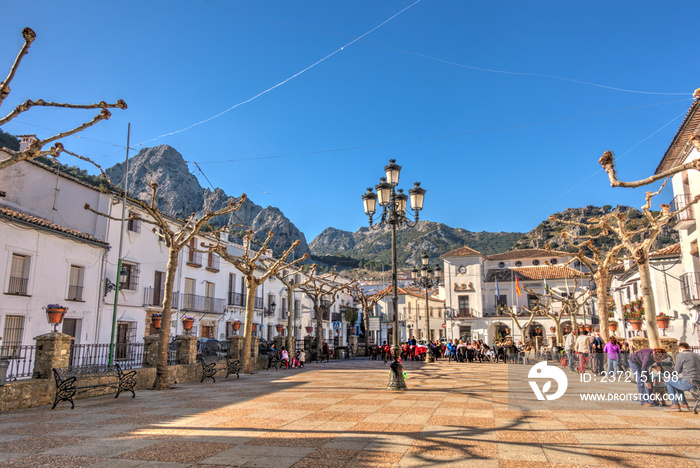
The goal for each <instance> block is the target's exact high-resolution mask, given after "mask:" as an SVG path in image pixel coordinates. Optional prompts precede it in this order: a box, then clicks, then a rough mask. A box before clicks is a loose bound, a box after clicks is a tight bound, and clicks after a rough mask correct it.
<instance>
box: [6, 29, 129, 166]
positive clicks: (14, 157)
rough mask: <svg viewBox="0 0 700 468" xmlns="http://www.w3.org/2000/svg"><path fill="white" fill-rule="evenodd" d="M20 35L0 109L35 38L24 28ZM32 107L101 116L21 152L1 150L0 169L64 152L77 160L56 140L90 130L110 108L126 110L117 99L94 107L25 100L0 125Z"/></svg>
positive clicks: (31, 32) (109, 114) (107, 115)
mask: <svg viewBox="0 0 700 468" xmlns="http://www.w3.org/2000/svg"><path fill="white" fill-rule="evenodd" d="M22 36H23V37H24V45H22V47H21V48H20V51H19V54H17V58H15V61H14V63H13V64H12V66H11V67H10V72H9V74H8V75H7V78H5V80H4V81H3V82H2V83H0V106H2V103H3V102H4V101H5V98H6V97H7V96H8V95H9V94H10V83H11V82H12V80H13V79H14V77H15V74H16V73H17V69H18V68H19V65H20V63H21V62H22V58H23V57H24V56H25V55H27V53H28V52H29V47H31V45H32V42H34V39H35V38H36V34H35V33H34V31H32V30H31V29H30V28H24V29H23V30H22ZM32 107H54V108H64V109H101V110H100V113H99V114H97V115H96V116H95V117H93V118H92V119H91V120H89V121H88V122H85V123H83V124H81V125H78V126H77V127H75V128H73V129H71V130H66V131H65V132H60V133H58V134H56V135H52V136H50V137H48V138H44V139H37V140H36V141H33V142H32V143H30V144H29V146H28V147H27V148H26V149H24V150H22V151H20V150H13V149H10V148H0V150H1V152H2V153H5V154H7V155H8V156H9V157H7V158H4V159H2V160H0V170H2V169H5V168H7V167H10V166H12V165H13V164H16V163H18V162H20V161H28V160H31V159H34V158H37V157H39V156H53V157H56V158H57V157H58V156H59V155H60V154H61V153H67V154H70V155H72V156H76V157H78V156H77V155H76V154H74V153H72V152H70V151H67V150H66V149H65V148H64V147H63V144H62V143H60V142H58V141H57V140H60V139H62V138H65V137H68V136H70V135H75V134H76V133H80V132H82V131H83V130H85V129H86V128H89V127H92V126H93V125H95V124H96V123H97V122H100V121H102V120H107V119H109V118H110V116H111V115H112V114H111V113H110V112H109V109H115V108H116V109H126V103H125V102H124V101H122V100H121V99H119V100H118V101H117V102H116V103H115V104H108V103H106V102H104V101H101V102H98V103H94V104H69V103H65V102H50V101H44V100H43V99H37V100H31V99H27V100H26V101H24V102H23V103H22V104H19V105H18V106H17V107H15V108H14V109H13V110H12V111H10V113H9V114H7V115H6V116H5V117H2V118H0V126H2V125H5V124H6V123H8V122H11V121H12V120H13V119H15V118H16V117H17V116H18V115H20V114H22V113H23V112H26V111H28V110H29V109H31V108H32ZM54 142H55V144H54V145H53V146H52V147H51V148H50V149H48V150H44V149H43V148H44V146H46V145H48V144H51V143H54Z"/></svg>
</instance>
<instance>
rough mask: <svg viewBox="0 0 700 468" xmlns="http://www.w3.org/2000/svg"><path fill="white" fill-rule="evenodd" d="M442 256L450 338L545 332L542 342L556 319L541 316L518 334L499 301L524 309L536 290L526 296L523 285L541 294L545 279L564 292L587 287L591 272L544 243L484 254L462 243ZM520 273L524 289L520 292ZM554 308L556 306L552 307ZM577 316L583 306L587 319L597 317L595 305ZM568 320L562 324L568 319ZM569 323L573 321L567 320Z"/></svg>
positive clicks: (527, 335) (519, 338)
mask: <svg viewBox="0 0 700 468" xmlns="http://www.w3.org/2000/svg"><path fill="white" fill-rule="evenodd" d="M440 258H441V259H442V260H443V262H444V268H443V270H444V276H445V283H444V290H443V293H442V294H443V295H444V298H445V307H446V309H447V310H448V319H447V330H448V332H447V338H448V339H462V340H465V341H466V340H470V341H471V340H484V342H486V343H488V344H489V345H490V344H491V343H493V342H494V341H495V340H496V339H498V338H499V337H500V336H503V335H506V334H512V335H513V338H514V339H515V340H516V341H523V342H525V341H527V340H529V339H531V338H533V337H535V336H541V337H542V338H543V342H545V343H548V342H549V340H548V338H549V337H550V336H552V335H553V333H552V332H551V331H550V328H551V327H552V326H553V325H554V322H553V321H552V320H551V319H549V318H546V317H537V318H536V319H535V321H533V322H532V323H531V325H530V327H528V329H527V330H524V336H523V335H521V334H519V330H518V327H517V326H515V324H514V322H513V319H512V318H511V317H510V316H509V315H508V314H507V313H505V312H503V311H502V310H501V309H500V307H499V306H507V307H511V308H515V309H517V310H518V311H522V307H523V306H525V307H528V308H529V307H530V306H531V305H532V303H533V301H534V300H535V299H536V296H534V295H532V296H528V294H527V292H526V291H525V288H527V289H529V290H531V291H533V292H534V293H539V294H543V293H544V292H545V282H546V285H547V286H548V287H549V288H551V289H553V290H555V291H557V292H559V293H562V294H573V293H574V292H575V291H583V290H584V289H586V288H588V287H589V280H588V276H589V275H588V274H587V273H585V272H584V271H583V270H582V267H581V266H580V265H579V264H578V263H572V267H569V266H563V264H564V263H566V262H567V261H569V260H571V258H572V256H571V255H570V254H567V253H564V252H549V251H547V250H544V249H523V250H513V251H510V252H505V253H501V254H496V255H488V256H487V255H483V254H481V253H480V252H478V251H476V250H474V249H472V248H470V247H467V246H464V247H461V248H459V249H456V250H453V251H451V252H448V253H446V254H444V255H442V256H441V257H440ZM516 278H517V281H518V283H519V285H520V288H521V295H518V294H517V292H516ZM554 310H555V311H556V307H555V309H554ZM581 312H582V316H581V317H580V318H579V319H578V322H579V323H582V322H583V319H584V315H583V313H584V312H585V313H586V314H587V315H586V316H587V317H588V322H587V323H589V324H590V323H591V320H592V319H596V316H595V305H594V304H593V303H591V304H589V306H588V309H587V310H586V311H581ZM518 316H519V317H520V316H522V318H520V319H519V322H520V323H525V322H526V321H527V316H526V315H525V312H524V311H522V312H519V315H518ZM566 324H567V322H566V321H565V322H564V323H562V325H566ZM568 324H569V325H570V322H569V323H568Z"/></svg>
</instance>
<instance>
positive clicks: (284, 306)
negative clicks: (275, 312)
mask: <svg viewBox="0 0 700 468" xmlns="http://www.w3.org/2000/svg"><path fill="white" fill-rule="evenodd" d="M282 318H283V319H286V318H287V298H286V297H283V298H282Z"/></svg>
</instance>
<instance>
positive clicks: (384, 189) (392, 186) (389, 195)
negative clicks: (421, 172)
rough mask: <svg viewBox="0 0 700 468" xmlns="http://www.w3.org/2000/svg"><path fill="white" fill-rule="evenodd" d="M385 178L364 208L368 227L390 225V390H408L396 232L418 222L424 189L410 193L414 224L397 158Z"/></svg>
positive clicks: (366, 199) (365, 200)
mask: <svg viewBox="0 0 700 468" xmlns="http://www.w3.org/2000/svg"><path fill="white" fill-rule="evenodd" d="M384 172H385V173H386V177H382V178H381V179H380V182H379V184H377V185H376V186H375V189H376V190H377V193H374V192H372V188H368V189H367V193H365V194H364V195H362V202H363V203H364V206H365V214H366V215H367V216H369V227H370V228H371V229H375V230H378V229H381V228H382V227H384V226H385V225H387V224H388V225H389V226H391V289H392V291H391V302H392V304H393V309H394V325H393V337H394V339H393V342H394V343H393V346H392V355H393V357H394V362H393V363H392V364H391V374H390V376H389V383H388V384H387V387H386V388H387V390H405V389H406V381H405V380H404V378H403V366H402V365H401V363H400V362H399V355H400V354H401V347H400V346H399V307H398V305H399V293H398V281H397V277H398V273H397V267H396V229H397V228H400V227H402V226H415V225H416V223H417V222H418V213H419V212H420V210H422V209H423V198H424V197H425V189H423V188H421V186H420V182H416V183H415V185H414V187H413V188H412V189H411V190H409V191H408V193H409V196H410V199H411V209H412V210H413V211H414V212H415V219H414V221H410V220H409V219H408V218H407V217H406V202H407V200H408V198H409V196H407V195H406V194H404V193H403V190H402V189H396V186H397V185H398V183H399V174H400V172H401V166H399V165H398V164H396V160H395V159H390V160H389V165H388V166H385V167H384ZM377 202H379V206H380V207H381V208H382V212H381V215H380V216H379V220H378V222H377V224H375V223H374V213H376V211H377Z"/></svg>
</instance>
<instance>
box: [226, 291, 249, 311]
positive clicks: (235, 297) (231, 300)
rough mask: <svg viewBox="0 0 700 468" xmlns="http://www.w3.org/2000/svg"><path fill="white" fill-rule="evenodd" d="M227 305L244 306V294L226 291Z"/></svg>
mask: <svg viewBox="0 0 700 468" xmlns="http://www.w3.org/2000/svg"><path fill="white" fill-rule="evenodd" d="M228 305H230V306H240V307H244V306H245V296H244V295H243V294H241V293H237V292H230V293H228Z"/></svg>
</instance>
